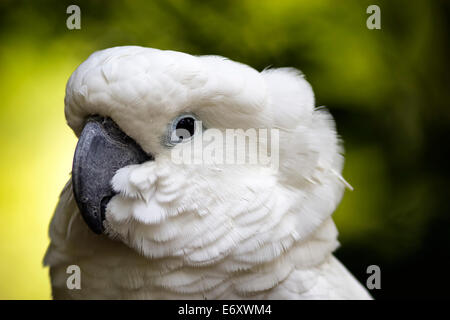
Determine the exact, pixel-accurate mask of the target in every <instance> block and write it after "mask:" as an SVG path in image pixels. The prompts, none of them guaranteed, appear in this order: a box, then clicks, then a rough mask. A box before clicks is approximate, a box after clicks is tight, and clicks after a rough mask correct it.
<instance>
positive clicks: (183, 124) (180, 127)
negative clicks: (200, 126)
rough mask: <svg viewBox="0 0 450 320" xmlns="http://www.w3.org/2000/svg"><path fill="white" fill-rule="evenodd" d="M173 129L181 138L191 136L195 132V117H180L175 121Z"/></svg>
mask: <svg viewBox="0 0 450 320" xmlns="http://www.w3.org/2000/svg"><path fill="white" fill-rule="evenodd" d="M175 130H176V135H177V137H178V138H179V139H181V140H183V139H186V138H190V137H192V136H193V135H194V133H195V119H194V118H192V117H189V116H187V117H185V118H181V119H180V120H178V122H177V123H176V125H175Z"/></svg>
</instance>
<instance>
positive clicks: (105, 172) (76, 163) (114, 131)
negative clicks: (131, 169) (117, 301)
mask: <svg viewBox="0 0 450 320" xmlns="http://www.w3.org/2000/svg"><path fill="white" fill-rule="evenodd" d="M149 160H153V157H152V156H151V155H149V154H147V153H145V152H144V151H143V150H142V148H141V147H140V146H139V145H138V144H137V143H136V142H135V141H134V140H133V139H131V138H130V137H129V136H127V135H126V134H125V133H124V132H123V131H121V130H120V128H119V127H118V126H117V125H116V124H115V123H114V121H112V120H111V119H110V118H102V117H97V116H95V117H91V118H89V119H88V121H87V123H86V125H85V126H84V129H83V131H82V132H81V135H80V138H79V140H78V144H77V147H76V150H75V156H74V159H73V167H72V184H73V192H74V196H75V201H76V202H77V204H78V208H79V209H80V211H81V214H82V216H83V218H84V220H85V221H86V223H87V225H88V226H89V227H90V228H91V230H92V231H94V232H95V233H102V232H103V230H104V227H103V220H104V219H105V209H106V206H107V204H108V202H109V200H110V199H111V198H112V197H113V196H114V195H115V192H114V190H113V189H112V186H111V180H112V178H113V176H114V175H115V173H116V172H117V170H119V169H120V168H123V167H125V166H128V165H130V164H139V163H143V162H146V161H149Z"/></svg>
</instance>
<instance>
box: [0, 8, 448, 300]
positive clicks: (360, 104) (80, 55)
mask: <svg viewBox="0 0 450 320" xmlns="http://www.w3.org/2000/svg"><path fill="white" fill-rule="evenodd" d="M70 4H78V5H79V6H80V8H81V30H68V29H67V28H66V19H67V17H68V15H67V14H66V8H67V6H68V5H70ZM370 4H378V5H379V6H380V7H381V21H382V29H381V30H368V29H367V28H366V19H367V17H368V15H367V14H366V8H367V6H368V5H370ZM449 18H450V5H449V2H447V1H444V0H441V1H414V2H411V1H406V0H397V1H387V0H385V1H356V0H350V1H345V2H343V1H342V2H341V1H340V2H338V1H331V0H316V1H299V0H289V1H266V0H250V1H238V0H235V1H218V0H214V1H200V0H183V1H181V0H171V1H162V0H161V1H143V0H141V1H89V2H88V1H57V0H52V1H50V0H49V1H40V2H25V1H13V0H9V1H0V41H1V45H0V97H1V106H0V133H1V134H0V150H1V152H2V153H1V155H2V156H1V158H0V214H1V217H2V223H1V224H0V261H1V262H0V298H5V299H20V298H38V299H47V298H49V297H50V286H49V280H48V274H47V270H46V269H44V268H43V267H42V264H41V261H42V257H43V255H44V252H45V249H46V246H47V244H48V237H47V228H48V223H49V221H50V217H51V215H52V211H53V208H54V206H55V204H56V202H57V198H58V194H59V191H60V190H61V189H62V187H63V185H64V183H65V181H66V180H67V179H68V178H69V172H70V168H71V158H72V154H73V151H74V147H75V143H76V139H75V137H74V135H73V134H72V133H71V131H70V129H69V128H68V127H67V126H66V125H65V119H64V113H63V99H64V87H65V83H66V81H67V79H68V77H69V76H70V74H71V72H72V71H73V70H74V69H75V68H76V67H77V65H78V64H80V63H81V62H82V61H83V60H84V59H86V58H87V57H88V55H89V54H90V53H92V52H93V51H96V50H99V49H104V48H107V47H111V46H117V45H142V46H148V47H156V48H160V49H172V50H178V51H184V52H188V53H191V54H219V55H223V56H227V57H229V58H231V59H233V60H237V61H240V62H244V63H247V64H249V65H251V66H253V67H254V68H256V69H258V70H262V69H263V68H265V67H267V66H272V67H283V66H293V67H296V68H298V69H301V70H302V71H303V72H304V73H305V75H306V77H307V79H308V80H309V81H310V82H311V84H312V86H313V88H314V90H315V94H316V100H317V105H318V106H319V105H325V106H327V107H328V108H329V109H330V111H331V112H332V114H333V115H334V117H335V118H336V121H337V126H338V132H339V133H340V135H341V137H342V139H343V141H344V142H345V148H346V166H345V169H344V176H345V177H346V179H347V180H348V181H349V182H350V183H351V184H352V185H353V187H354V188H355V191H353V192H347V193H346V194H345V196H344V199H343V201H342V203H341V205H340V207H339V209H338V210H337V212H336V213H335V215H334V217H335V221H336V223H337V225H338V228H339V230H340V240H341V243H342V248H340V249H339V250H338V251H337V256H338V257H339V258H340V259H341V260H342V261H343V262H344V264H345V265H346V266H347V267H348V268H349V269H350V270H351V271H352V272H353V273H354V274H355V275H356V276H357V277H358V278H359V279H360V280H361V281H362V282H363V283H365V279H366V277H367V275H366V273H365V271H366V267H367V266H368V265H370V264H377V265H379V266H380V267H381V271H382V289H381V290H379V291H376V292H372V293H373V295H374V296H375V297H376V298H393V297H433V296H443V295H447V296H448V295H449V294H448V292H447V288H446V287H447V286H446V284H449V281H448V280H447V279H446V276H445V272H446V270H447V269H448V268H449V267H450V253H449V245H450V237H449V222H450V219H449V213H450V212H449V204H448V186H447V185H446V183H447V182H448V178H449V172H448V170H446V169H447V167H446V166H447V162H448V159H449V157H448V156H449V151H448V150H449V144H448V141H447V140H448V139H449V136H450V132H449V131H450V130H449V128H450V126H449V125H450V109H449V107H448V101H450V97H449V95H450V90H448V84H449V73H448V71H449V64H448V57H449V56H450V55H449V47H448V31H449V28H450V26H449V21H450V19H449Z"/></svg>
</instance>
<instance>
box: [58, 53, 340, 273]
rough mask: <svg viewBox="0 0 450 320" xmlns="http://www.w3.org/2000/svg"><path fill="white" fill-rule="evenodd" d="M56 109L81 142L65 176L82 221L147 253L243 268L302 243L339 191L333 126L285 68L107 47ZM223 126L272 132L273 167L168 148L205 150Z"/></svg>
mask: <svg viewBox="0 0 450 320" xmlns="http://www.w3.org/2000/svg"><path fill="white" fill-rule="evenodd" d="M65 113H66V118H67V121H68V124H69V125H70V127H71V128H72V129H73V130H74V132H75V133H76V135H77V136H78V137H79V142H78V145H77V149H76V152H75V157H74V164H73V179H72V180H73V188H74V194H75V199H76V201H77V203H78V206H79V208H80V211H81V214H82V215H83V217H84V218H85V221H86V223H87V224H88V225H89V227H90V228H91V229H92V230H93V231H95V232H97V233H104V234H107V235H108V236H109V237H112V238H114V239H117V240H118V241H122V242H124V243H125V244H126V245H128V246H130V247H131V248H133V249H135V250H137V251H138V252H140V253H141V254H143V255H145V256H147V257H148V258H177V257H178V258H181V259H180V260H182V261H183V263H184V264H185V265H186V264H187V265H204V264H211V263H215V262H217V261H221V260H223V259H224V258H226V257H227V258H229V259H232V260H233V261H234V262H235V263H233V264H232V266H233V268H245V267H248V266H249V265H252V264H254V263H258V262H261V261H263V260H265V259H271V258H273V257H276V256H279V255H282V254H283V252H285V251H286V250H288V249H289V248H290V247H292V246H295V243H297V242H299V241H302V240H303V239H306V238H307V237H308V236H310V235H311V234H312V233H313V232H314V231H315V230H316V229H317V228H318V227H319V226H320V225H321V224H322V222H323V221H324V220H325V219H327V218H328V217H329V216H330V215H331V213H332V212H333V211H334V209H335V207H336V205H337V204H338V203H339V201H340V198H341V195H342V191H343V186H344V183H343V180H342V178H341V177H340V171H341V166H342V157H341V155H340V148H339V144H338V140H337V137H336V133H335V129H334V123H333V120H332V118H331V117H330V116H329V114H328V113H327V112H326V111H325V110H323V109H316V108H315V107H314V95H313V91H312V89H311V86H310V85H309V84H308V82H307V81H306V80H305V79H304V78H303V76H302V75H301V74H300V72H298V71H296V70H294V69H287V68H283V69H269V70H264V71H262V72H258V71H256V70H254V69H252V68H250V67H248V66H246V65H243V64H240V63H237V62H234V61H231V60H228V59H226V58H223V57H219V56H191V55H188V54H184V53H180V52H174V51H161V50H156V49H150V48H142V47H136V46H126V47H116V48H110V49H107V50H103V51H99V52H96V53H94V54H92V55H91V56H90V57H89V58H88V59H87V60H86V61H85V62H83V63H82V64H81V65H80V66H79V67H78V69H77V70H76V71H75V72H74V73H73V75H72V76H71V78H70V80H69V82H68V84H67V89H66V98H65ZM181 129H183V130H184V132H187V133H188V135H187V136H184V135H180V134H178V132H179V131H178V130H181ZM227 129H242V131H244V132H245V131H246V130H248V129H256V130H259V129H267V130H268V131H267V132H268V133H270V132H271V131H270V130H271V129H273V130H276V132H277V135H275V137H276V138H277V139H276V141H275V140H273V139H272V140H271V141H270V142H269V141H268V140H266V139H264V138H261V137H260V136H258V142H260V146H262V145H266V146H268V145H270V146H271V148H270V150H271V152H272V154H271V159H272V160H273V159H275V157H274V156H275V155H274V154H273V153H274V152H276V153H277V154H276V158H277V159H278V160H277V161H278V163H279V165H278V166H273V163H271V164H272V165H271V164H267V163H260V162H258V163H247V162H245V163H221V162H220V161H213V162H205V161H199V162H195V161H194V162H192V163H186V162H181V163H179V162H176V161H174V157H173V155H174V152H175V151H176V152H184V151H186V150H188V149H189V148H192V146H193V144H195V142H199V141H200V140H202V141H203V142H204V143H203V144H202V147H201V149H202V150H205V149H206V148H208V143H205V141H204V140H205V138H204V136H205V134H206V133H208V132H210V131H212V130H214V132H222V133H224V137H225V135H226V134H225V132H226V130H227ZM183 130H182V131H183ZM257 132H258V131H257ZM273 132H275V131H273ZM241 133H242V132H241ZM273 146H276V148H273ZM249 149H251V148H249ZM190 150H192V149H190ZM274 150H275V151H274ZM241 151H243V150H237V152H241ZM186 152H187V151H186ZM227 152H228V151H227ZM247 152H248V153H249V154H250V156H251V155H252V152H253V153H254V152H255V150H253V149H252V150H247ZM258 152H259V149H258ZM237 261H238V262H240V263H236V262H237Z"/></svg>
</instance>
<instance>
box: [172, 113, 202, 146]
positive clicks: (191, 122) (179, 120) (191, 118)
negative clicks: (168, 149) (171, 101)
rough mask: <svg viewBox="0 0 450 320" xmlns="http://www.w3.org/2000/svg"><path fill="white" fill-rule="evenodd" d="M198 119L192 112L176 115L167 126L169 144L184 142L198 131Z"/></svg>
mask: <svg viewBox="0 0 450 320" xmlns="http://www.w3.org/2000/svg"><path fill="white" fill-rule="evenodd" d="M200 126H201V125H200V121H199V120H198V119H197V118H196V116H195V115H193V114H190V113H188V114H182V115H180V116H178V117H176V118H175V119H174V120H173V121H172V123H171V124H170V126H169V137H168V138H169V139H168V140H169V144H170V145H175V144H178V143H181V142H186V141H189V140H190V139H192V137H193V136H194V135H195V134H196V133H197V132H198V130H199V127H200Z"/></svg>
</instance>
